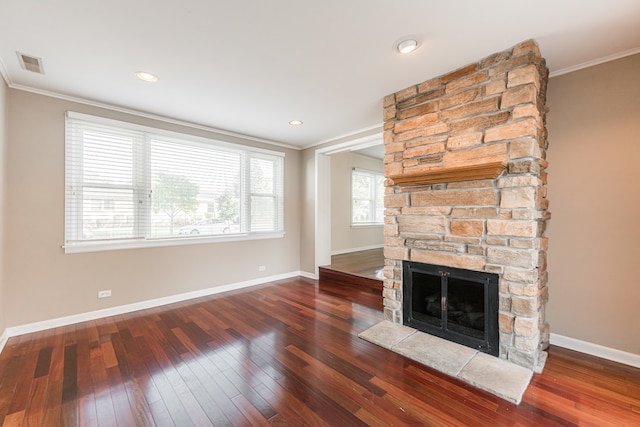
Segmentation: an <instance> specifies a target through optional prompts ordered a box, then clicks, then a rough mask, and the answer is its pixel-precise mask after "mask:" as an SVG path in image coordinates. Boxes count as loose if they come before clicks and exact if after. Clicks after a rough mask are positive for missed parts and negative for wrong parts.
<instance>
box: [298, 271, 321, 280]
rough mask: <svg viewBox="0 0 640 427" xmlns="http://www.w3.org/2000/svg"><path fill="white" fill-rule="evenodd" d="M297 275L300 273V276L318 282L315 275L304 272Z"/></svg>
mask: <svg viewBox="0 0 640 427" xmlns="http://www.w3.org/2000/svg"><path fill="white" fill-rule="evenodd" d="M299 273H300V276H302V277H306V278H307V279H311V280H318V275H317V274H313V273H308V272H306V271H300V272H299Z"/></svg>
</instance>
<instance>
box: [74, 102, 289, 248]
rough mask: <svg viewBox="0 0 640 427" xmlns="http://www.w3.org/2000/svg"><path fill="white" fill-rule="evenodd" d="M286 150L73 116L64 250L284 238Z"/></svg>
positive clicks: (77, 115) (78, 115) (76, 114)
mask: <svg viewBox="0 0 640 427" xmlns="http://www.w3.org/2000/svg"><path fill="white" fill-rule="evenodd" d="M283 163H284V154H283V153H279V152H275V151H269V150H261V149H257V148H253V147H245V146H240V145H235V144H228V143H222V142H219V141H212V140H207V139H203V138H198V137H194V136H190V135H184V134H177V133H173V132H166V131H162V130H159V129H153V128H148V127H144V126H138V125H133V124H130V123H124V122H117V121H113V120H108V119H102V118H98V117H93V116H87V115H84V114H79V113H72V112H68V113H67V121H66V204H65V251H66V252H80V251H86V250H103V249H104V250H106V249H120V248H130V247H143V246H160V245H169V244H184V243H193V242H203V241H214V240H217V241H220V240H237V239H252V238H265V237H281V236H282V235H283V228H284V226H283Z"/></svg>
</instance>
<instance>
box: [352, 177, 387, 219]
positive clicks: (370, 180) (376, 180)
mask: <svg viewBox="0 0 640 427" xmlns="http://www.w3.org/2000/svg"><path fill="white" fill-rule="evenodd" d="M382 223H384V175H383V174H381V173H379V172H373V171H367V170H362V169H353V170H352V171H351V224H352V225H369V224H382Z"/></svg>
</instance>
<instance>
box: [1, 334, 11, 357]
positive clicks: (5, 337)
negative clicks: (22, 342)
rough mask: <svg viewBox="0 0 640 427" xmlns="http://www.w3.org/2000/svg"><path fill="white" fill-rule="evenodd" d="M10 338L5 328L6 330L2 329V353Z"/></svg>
mask: <svg viewBox="0 0 640 427" xmlns="http://www.w3.org/2000/svg"><path fill="white" fill-rule="evenodd" d="M8 340H9V334H8V333H7V330H6V329H5V330H4V331H2V335H0V353H2V350H4V346H5V345H6V344H7V341H8Z"/></svg>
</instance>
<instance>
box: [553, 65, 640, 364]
mask: <svg viewBox="0 0 640 427" xmlns="http://www.w3.org/2000/svg"><path fill="white" fill-rule="evenodd" d="M639 76H640V55H634V56H630V57H627V58H623V59H619V60H616V61H612V62H608V63H605V64H601V65H597V66H594V67H591V68H587V69H584V70H580V71H576V72H573V73H570V74H565V75H561V76H558V77H554V78H551V79H550V80H549V88H548V100H547V105H548V106H549V108H550V112H549V114H548V115H547V120H548V131H549V150H548V152H547V155H548V156H547V158H548V160H549V169H548V172H549V183H548V199H549V202H550V205H549V210H550V211H551V214H552V216H551V221H550V222H549V228H548V237H549V252H548V265H549V267H548V271H549V293H550V297H549V304H548V305H547V319H548V321H549V325H550V327H551V332H552V333H556V334H560V335H563V336H566V337H571V338H574V339H578V340H582V341H587V342H590V343H595V344H599V345H602V346H605V347H610V348H613V349H618V350H622V351H626V352H630V353H634V354H638V355H640V327H639V326H638V324H639V321H638V309H639V307H640V279H639V278H640V262H638V261H639V260H638V255H639V254H640V251H639V250H638V242H640V221H639V220H638V218H639V212H640V191H639V190H638V184H639V183H640V78H639Z"/></svg>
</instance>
